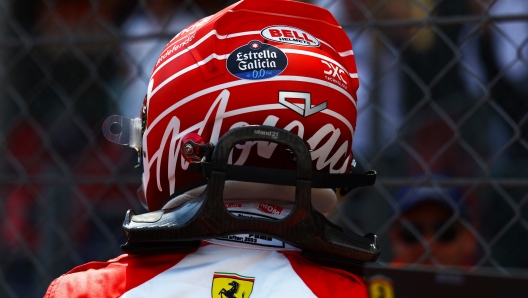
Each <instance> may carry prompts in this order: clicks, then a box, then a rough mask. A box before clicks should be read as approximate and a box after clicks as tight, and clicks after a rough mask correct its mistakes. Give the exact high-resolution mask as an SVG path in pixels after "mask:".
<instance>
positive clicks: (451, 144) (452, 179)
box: [0, 0, 528, 297]
mask: <svg viewBox="0 0 528 298" xmlns="http://www.w3.org/2000/svg"><path fill="white" fill-rule="evenodd" d="M233 2H234V1H223V0H222V1H207V0H104V1H102V0H16V1H15V0H0V156H1V157H0V297H42V296H43V295H44V292H45V290H46V288H47V286H48V284H49V283H50V282H51V281H52V280H53V279H54V278H56V277H58V276H59V275H61V274H63V273H65V272H67V271H68V270H70V269H71V268H73V267H74V266H76V265H79V264H82V263H85V262H88V261H92V260H107V259H110V258H113V257H115V256H117V255H119V254H120V253H121V250H120V247H119V246H120V244H122V243H124V236H123V233H122V230H121V223H122V220H123V218H124V215H125V212H126V210H127V209H130V208H132V209H134V210H136V211H137V212H144V209H142V207H141V205H140V203H139V201H138V200H137V198H136V190H137V188H138V187H139V185H140V173H141V168H135V166H136V164H137V156H136V152H134V150H132V149H130V148H125V147H124V146H123V147H122V146H118V145H115V144H113V143H110V142H108V141H106V140H105V139H104V137H103V136H102V132H101V125H102V123H103V121H104V119H106V117H108V116H109V115H113V114H119V115H123V116H127V117H137V116H139V110H140V107H141V103H142V100H143V97H144V95H145V93H146V90H147V82H148V79H149V77H150V73H151V70H152V67H153V65H154V63H155V61H156V60H157V58H158V55H159V53H160V52H161V50H162V48H163V46H164V45H165V44H166V43H167V42H168V41H169V40H170V39H171V38H172V37H173V36H174V35H175V34H176V33H178V32H179V31H180V30H182V29H183V28H185V27H186V26H187V25H189V24H191V23H192V22H194V21H196V20H199V19H201V18H203V17H205V16H207V15H210V14H213V13H215V12H216V11H218V10H220V9H221V8H223V7H225V6H227V5H229V4H232V3H233ZM305 2H311V3H313V4H315V5H319V6H322V7H325V8H327V9H329V10H330V11H331V12H332V13H333V14H334V15H335V17H336V18H337V19H338V21H339V22H340V23H341V24H342V26H343V27H344V28H345V30H346V32H347V33H348V36H349V37H350V39H351V40H352V44H353V47H354V54H355V57H356V62H357V65H358V73H359V79H360V85H361V86H360V90H359V93H358V98H359V100H358V109H359V111H358V113H359V118H358V123H357V132H356V134H355V139H354V145H353V146H354V147H353V150H354V154H355V158H356V160H357V162H358V167H357V169H356V171H357V172H360V173H362V172H365V171H367V170H370V169H375V170H377V171H378V173H379V175H378V180H377V182H376V184H375V186H373V187H369V188H365V189H358V190H353V191H352V192H350V193H348V194H346V195H344V196H341V197H340V199H339V203H338V208H336V210H334V212H333V213H332V214H331V215H330V219H331V220H332V221H334V222H335V223H337V224H339V225H342V226H345V227H347V228H348V229H351V230H353V231H355V232H357V233H360V234H365V233H367V232H374V233H376V234H377V235H378V236H379V237H380V242H381V246H382V254H381V257H380V260H379V262H380V263H381V264H382V265H383V266H400V265H403V264H408V265H409V266H417V265H419V264H427V265H431V266H435V267H436V268H438V270H442V269H444V268H450V267H451V266H462V267H463V268H465V269H466V270H470V271H479V270H482V269H484V268H492V269H494V270H496V271H498V272H502V273H503V274H505V275H508V274H509V273H510V272H511V271H512V270H526V271H528V254H527V253H526V252H527V251H528V204H527V202H528V124H527V122H528V1H526V0H495V1H492V0H313V1H305Z"/></svg>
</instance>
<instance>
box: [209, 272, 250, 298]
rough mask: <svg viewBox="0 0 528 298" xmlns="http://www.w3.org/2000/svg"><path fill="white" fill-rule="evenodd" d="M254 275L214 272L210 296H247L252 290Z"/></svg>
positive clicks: (234, 297) (239, 297)
mask: <svg viewBox="0 0 528 298" xmlns="http://www.w3.org/2000/svg"><path fill="white" fill-rule="evenodd" d="M254 282H255V278H254V277H247V276H242V275H239V274H236V273H224V272H215V274H214V276H213V285H212V288H211V296H212V297H213V298H217V297H219V298H249V296H250V295H251V292H252V291H253V283H254Z"/></svg>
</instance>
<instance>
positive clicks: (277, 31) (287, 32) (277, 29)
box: [260, 26, 320, 47]
mask: <svg viewBox="0 0 528 298" xmlns="http://www.w3.org/2000/svg"><path fill="white" fill-rule="evenodd" d="M260 35H261V36H262V37H264V38H265V39H268V40H273V41H276V42H280V43H288V44H294V45H298V46H307V47H318V46H319V44H320V43H319V40H317V38H315V37H314V36H313V35H311V34H310V33H308V32H306V31H304V30H301V29H298V28H295V27H290V26H271V27H266V28H264V29H262V31H260Z"/></svg>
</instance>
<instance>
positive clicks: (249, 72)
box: [226, 40, 288, 80]
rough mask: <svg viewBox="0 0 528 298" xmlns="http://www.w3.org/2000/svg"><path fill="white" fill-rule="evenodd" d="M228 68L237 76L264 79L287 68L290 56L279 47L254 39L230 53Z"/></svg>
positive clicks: (246, 78)
mask: <svg viewBox="0 0 528 298" xmlns="http://www.w3.org/2000/svg"><path fill="white" fill-rule="evenodd" d="M226 64H227V65H226V66H227V70H228V71H229V72H230V73H231V74H232V75H234V76H235V77H237V78H241V79H245V80H263V79H267V78H271V77H274V76H276V75H278V74H280V73H281V72H283V71H284V69H286V66H288V57H286V54H284V52H283V51H281V50H280V49H279V48H277V47H274V46H272V45H269V44H265V43H261V42H260V41H258V40H252V41H250V42H249V43H248V44H247V45H245V46H242V47H239V48H238V49H236V50H234V51H233V52H232V53H231V54H229V58H227V62H226Z"/></svg>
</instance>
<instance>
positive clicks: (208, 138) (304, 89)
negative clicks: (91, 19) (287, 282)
mask: <svg viewBox="0 0 528 298" xmlns="http://www.w3.org/2000/svg"><path fill="white" fill-rule="evenodd" d="M358 83H359V82H358V76H357V72H356V65H355V60H354V54H353V51H352V45H351V43H350V40H349V39H348V37H347V35H346V34H345V32H344V31H343V29H342V28H341V27H340V25H339V24H338V23H337V21H336V20H335V19H334V17H333V16H332V15H331V14H330V12H328V11H327V10H325V9H323V8H321V7H317V6H314V5H311V4H306V3H301V2H296V1H287V0H270V1H258V0H244V1H240V2H237V3H235V4H233V5H231V6H229V7H227V8H225V9H223V10H222V11H220V12H218V13H216V14H215V15H212V16H209V17H206V18H204V19H202V20H200V21H198V22H196V23H194V24H192V25H190V26H189V27H187V28H186V29H184V30H183V31H181V32H180V33H178V34H177V35H176V36H175V37H174V38H173V39H172V40H171V41H170V42H169V43H168V44H167V46H166V47H165V49H164V50H163V51H162V52H161V55H160V56H159V58H158V60H157V63H156V65H155V67H154V69H153V71H152V76H151V79H150V83H149V86H148V91H147V95H146V98H145V102H144V105H143V109H142V118H137V119H132V120H130V122H127V123H126V125H124V126H129V127H130V130H131V133H130V137H127V139H129V142H128V144H129V145H130V146H132V147H137V148H139V147H141V148H142V153H141V154H142V159H143V170H144V173H143V187H142V192H143V195H144V199H145V203H146V205H147V207H148V210H150V211H153V210H159V209H161V208H162V207H163V206H164V205H165V204H166V203H167V202H168V201H169V200H170V199H171V198H174V197H178V196H185V194H186V193H188V192H193V191H194V192H196V191H197V190H202V189H203V187H204V185H205V184H206V183H207V181H206V179H205V178H204V177H203V176H202V175H201V174H200V173H193V172H190V171H189V170H188V169H189V163H190V162H191V161H193V160H200V159H201V158H202V156H203V152H204V151H205V150H206V149H207V147H208V146H214V145H215V143H216V142H217V141H218V140H219V138H220V137H222V136H223V135H224V134H225V133H226V132H227V131H228V130H230V129H233V128H236V127H240V126H247V125H268V126H275V127H278V128H281V129H285V130H288V131H290V132H292V133H295V134H297V135H298V136H299V137H300V138H302V139H303V140H304V142H305V143H306V145H307V146H308V148H309V150H310V153H311V158H312V170H313V171H314V172H323V173H348V172H349V171H351V164H352V163H353V155H352V151H351V148H352V140H353V136H354V129H355V126H356V116H357V108H356V100H357V98H356V90H357V88H358ZM114 120H115V119H114ZM141 122H143V123H141ZM141 135H142V137H141ZM114 141H117V140H116V139H115V138H114ZM118 142H119V141H118ZM120 142H121V143H123V141H122V140H121V141H120ZM229 163H231V164H235V165H246V166H258V167H268V168H282V169H295V159H294V158H293V157H292V155H291V152H289V151H288V149H287V148H286V147H283V146H281V145H278V144H275V143H270V142H265V141H247V142H245V143H242V144H238V145H236V147H235V148H233V150H232V152H231V155H230V157H229ZM226 187H227V186H226ZM259 187H260V188H259ZM259 187H257V186H255V185H252V187H251V188H250V189H251V192H253V193H254V194H257V195H258V194H260V195H263V196H273V194H277V193H279V192H283V190H277V189H273V190H272V191H269V189H270V188H269V187H270V186H259ZM290 188H292V189H293V187H290ZM241 189H245V188H243V187H242V188H241ZM241 189H240V188H239V189H238V190H237V191H238V192H241ZM266 189H268V191H266ZM292 191H293V190H292ZM312 191H317V190H314V189H312ZM242 192H243V191H242ZM239 195H240V194H239ZM244 195H245V194H242V195H241V196H244ZM333 196H334V199H333V200H334V201H332V199H330V201H329V202H321V203H320V204H319V205H320V206H321V207H320V208H318V207H317V206H318V204H317V202H314V207H316V209H319V211H322V212H324V211H328V209H329V208H331V206H333V203H335V195H333ZM312 197H313V198H314V199H313V200H317V198H318V197H319V198H321V197H325V195H312ZM324 200H327V199H323V201H324ZM327 201H328V200H327ZM332 202H333V203H332ZM323 205H324V206H323Z"/></svg>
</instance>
